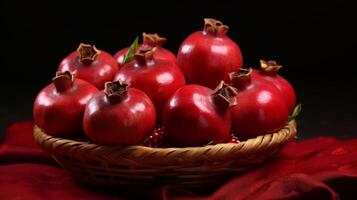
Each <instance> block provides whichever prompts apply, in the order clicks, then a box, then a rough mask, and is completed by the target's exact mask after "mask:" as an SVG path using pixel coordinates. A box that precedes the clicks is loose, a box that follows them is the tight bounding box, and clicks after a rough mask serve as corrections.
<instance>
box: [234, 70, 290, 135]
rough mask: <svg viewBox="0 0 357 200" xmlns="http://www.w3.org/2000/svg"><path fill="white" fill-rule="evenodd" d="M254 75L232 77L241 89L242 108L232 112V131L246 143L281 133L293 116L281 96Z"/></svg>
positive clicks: (245, 72)
mask: <svg viewBox="0 0 357 200" xmlns="http://www.w3.org/2000/svg"><path fill="white" fill-rule="evenodd" d="M252 71H253V70H252V69H251V68H249V69H240V70H239V71H237V72H233V73H231V74H230V78H231V83H232V85H233V86H234V87H236V88H237V89H238V94H237V95H236V99H237V101H238V104H237V106H234V107H232V108H230V110H229V111H230V114H231V120H232V130H233V132H236V133H237V135H238V136H239V138H244V139H247V138H252V137H256V136H258V135H262V134H267V133H272V132H274V131H277V130H279V129H281V128H282V127H283V126H284V125H285V123H286V122H287V120H288V116H289V112H288V108H287V106H286V104H285V102H284V99H283V95H282V94H281V92H280V91H279V90H278V89H277V88H276V87H275V86H274V85H272V84H271V83H270V82H268V81H266V80H264V79H258V78H254V76H253V77H252Z"/></svg>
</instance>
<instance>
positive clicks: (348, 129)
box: [0, 77, 357, 139]
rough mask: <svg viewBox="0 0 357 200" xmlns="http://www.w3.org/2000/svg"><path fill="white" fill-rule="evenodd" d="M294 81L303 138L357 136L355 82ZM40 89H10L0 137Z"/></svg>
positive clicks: (27, 116)
mask: <svg viewBox="0 0 357 200" xmlns="http://www.w3.org/2000/svg"><path fill="white" fill-rule="evenodd" d="M290 82H291V83H292V84H293V86H294V87H295V90H296V93H297V96H298V101H299V102H301V103H302V105H303V110H302V113H301V115H300V116H299V117H298V119H297V123H298V132H299V133H298V135H299V139H306V138H311V137H316V136H336V137H338V138H356V137H357V125H356V123H357V106H356V102H357V87H355V86H354V83H353V79H341V78H340V79H335V78H333V77H321V78H319V79H316V78H312V77H310V78H309V77H308V78H306V77H304V78H299V77H297V78H294V79H292V80H290ZM40 88H41V86H39V85H34V84H33V85H31V84H29V85H26V86H21V88H20V87H19V88H16V87H15V86H14V87H13V88H10V89H7V91H6V93H7V94H8V95H6V97H5V98H1V102H0V105H1V109H0V128H1V132H0V137H1V136H2V134H3V132H4V129H5V127H6V126H8V125H9V124H11V123H12V122H16V121H20V120H31V118H32V103H33V100H34V98H35V95H36V94H37V93H38V91H39V90H40Z"/></svg>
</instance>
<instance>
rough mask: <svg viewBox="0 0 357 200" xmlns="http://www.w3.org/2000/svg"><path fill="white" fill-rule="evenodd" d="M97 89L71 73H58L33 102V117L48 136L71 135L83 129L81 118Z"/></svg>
mask: <svg viewBox="0 0 357 200" xmlns="http://www.w3.org/2000/svg"><path fill="white" fill-rule="evenodd" d="M96 92H98V89H97V88H96V87H95V86H93V85H92V84H90V83H88V82H87V81H84V80H81V79H74V76H73V74H72V73H71V72H69V71H66V72H63V73H62V72H57V73H56V77H54V78H53V83H52V84H50V85H48V86H46V87H45V88H43V89H42V90H41V91H40V93H39V94H38V95H37V97H36V100H35V103H34V105H33V118H34V121H35V124H37V125H38V126H39V127H40V128H41V129H42V130H43V131H45V132H46V133H47V134H49V135H53V136H60V135H71V134H74V133H77V132H81V131H82V118H83V114H84V109H85V106H86V104H87V102H88V101H89V99H90V98H91V97H92V96H93V95H94V94H95V93H96Z"/></svg>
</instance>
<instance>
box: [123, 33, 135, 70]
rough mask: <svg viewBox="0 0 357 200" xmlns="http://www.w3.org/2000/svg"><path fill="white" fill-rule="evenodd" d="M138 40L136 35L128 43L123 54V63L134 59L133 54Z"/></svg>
mask: <svg viewBox="0 0 357 200" xmlns="http://www.w3.org/2000/svg"><path fill="white" fill-rule="evenodd" d="M138 41H139V37H138V36H136V38H135V40H134V41H133V43H132V44H131V45H130V48H129V50H128V51H127V52H126V53H125V55H124V59H123V64H125V63H128V62H130V61H132V60H133V59H134V54H135V53H136V51H137V50H138Z"/></svg>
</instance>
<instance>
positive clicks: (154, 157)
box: [34, 120, 296, 165]
mask: <svg viewBox="0 0 357 200" xmlns="http://www.w3.org/2000/svg"><path fill="white" fill-rule="evenodd" d="M34 138H35V141H36V142H37V144H39V145H40V146H41V147H42V148H43V149H45V150H46V151H48V152H50V153H60V154H75V155H77V156H81V157H88V158H94V157H96V158H99V159H105V160H115V159H130V160H131V161H133V162H136V163H142V162H145V163H146V164H164V165H165V164H167V163H181V164H185V163H187V160H190V161H191V162H197V161H211V160H212V159H213V160H215V161H217V160H227V159H228V157H232V156H235V157H237V156H238V157H241V156H244V155H248V154H254V153H259V152H261V151H264V149H266V150H268V149H275V148H276V147H278V146H279V145H283V144H285V143H286V142H287V141H290V140H293V139H295V138H296V123H295V121H294V120H292V121H290V122H289V123H287V124H286V126H285V127H284V128H282V129H281V130H279V131H277V132H275V133H271V134H266V135H260V136H258V137H256V138H251V139H248V140H246V141H241V142H239V143H236V144H235V143H222V144H215V145H206V146H200V147H169V148H152V147H146V146H139V145H132V146H119V145H99V144H94V143H90V142H81V141H75V140H71V139H64V138H60V137H54V136H50V135H47V134H46V133H44V132H43V131H42V130H41V129H40V128H39V127H38V126H36V125H35V126H34Z"/></svg>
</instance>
